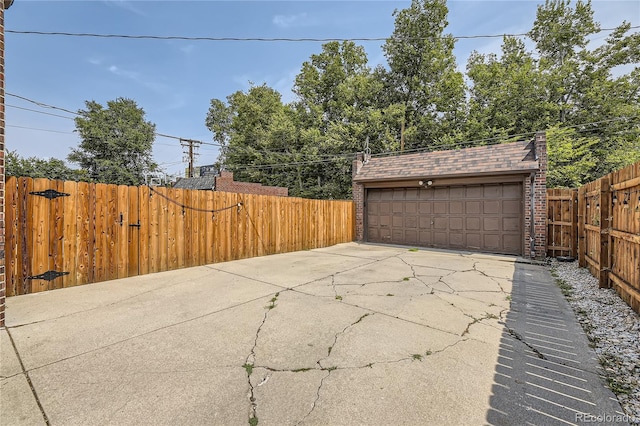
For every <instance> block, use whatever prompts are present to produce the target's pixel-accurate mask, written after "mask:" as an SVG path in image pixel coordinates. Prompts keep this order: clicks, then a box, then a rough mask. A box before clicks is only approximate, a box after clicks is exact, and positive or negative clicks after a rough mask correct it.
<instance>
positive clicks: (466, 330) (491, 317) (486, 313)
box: [460, 312, 498, 336]
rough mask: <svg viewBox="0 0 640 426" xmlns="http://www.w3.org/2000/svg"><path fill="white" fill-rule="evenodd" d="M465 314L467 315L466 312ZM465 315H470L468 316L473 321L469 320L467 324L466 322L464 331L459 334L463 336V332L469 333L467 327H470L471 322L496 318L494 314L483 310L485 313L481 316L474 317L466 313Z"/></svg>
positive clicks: (475, 322)
mask: <svg viewBox="0 0 640 426" xmlns="http://www.w3.org/2000/svg"><path fill="white" fill-rule="evenodd" d="M465 315H467V314H465ZM467 316H468V317H470V318H473V321H471V322H470V323H469V324H467V328H465V329H464V331H463V332H462V334H461V335H460V336H464V335H465V334H468V333H469V328H471V326H472V325H473V324H477V323H479V322H481V321H484V320H486V319H498V317H497V316H495V315H494V314H490V313H488V312H485V315H484V316H483V317H480V318H475V317H473V316H471V315H467Z"/></svg>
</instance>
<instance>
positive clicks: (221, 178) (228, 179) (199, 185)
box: [174, 172, 289, 197]
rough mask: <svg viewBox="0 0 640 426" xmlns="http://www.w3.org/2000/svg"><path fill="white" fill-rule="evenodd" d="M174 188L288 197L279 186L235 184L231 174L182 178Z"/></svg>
mask: <svg viewBox="0 0 640 426" xmlns="http://www.w3.org/2000/svg"><path fill="white" fill-rule="evenodd" d="M174 188H181V189H201V190H209V191H222V192H239V193H242V194H255V195H275V196H279V197H287V196H288V195H289V189H288V188H284V187H281V186H263V185H262V184H260V183H251V182H236V181H234V180H233V173H231V172H220V175H218V176H201V177H195V178H183V179H180V180H179V181H177V182H176V184H175V185H174Z"/></svg>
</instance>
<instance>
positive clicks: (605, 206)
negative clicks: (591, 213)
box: [598, 176, 612, 288]
mask: <svg viewBox="0 0 640 426" xmlns="http://www.w3.org/2000/svg"><path fill="white" fill-rule="evenodd" d="M609 179H610V178H609V176H604V177H603V178H601V179H600V224H599V227H600V265H599V266H600V268H599V269H600V277H598V286H599V287H600V288H609V287H610V286H609V271H610V268H611V263H610V257H609V250H610V239H611V236H610V230H611V214H610V213H611V202H612V200H611V191H610V184H609Z"/></svg>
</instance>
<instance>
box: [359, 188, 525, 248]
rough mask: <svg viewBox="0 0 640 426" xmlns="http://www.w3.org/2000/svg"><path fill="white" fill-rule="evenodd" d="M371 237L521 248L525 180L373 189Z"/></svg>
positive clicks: (369, 221)
mask: <svg viewBox="0 0 640 426" xmlns="http://www.w3.org/2000/svg"><path fill="white" fill-rule="evenodd" d="M366 209H367V241H370V242H377V243H391V244H403V245H415V246H423V247H437V248H446V249H464V250H473V251H483V252H490V253H506V254H522V246H523V234H522V227H523V215H522V210H523V199H522V184H521V183H502V184H490V185H489V184H486V185H467V186H446V187H435V188H419V189H418V188H393V189H369V190H368V191H367V204H366Z"/></svg>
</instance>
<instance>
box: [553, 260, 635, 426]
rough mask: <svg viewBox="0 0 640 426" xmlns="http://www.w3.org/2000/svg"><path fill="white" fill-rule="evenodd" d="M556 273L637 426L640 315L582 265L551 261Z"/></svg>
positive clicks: (614, 387)
mask: <svg viewBox="0 0 640 426" xmlns="http://www.w3.org/2000/svg"><path fill="white" fill-rule="evenodd" d="M551 271H552V274H553V275H554V276H555V277H556V278H557V279H558V280H560V281H559V285H560V288H561V289H562V292H563V293H564V294H565V296H566V297H567V300H568V301H569V304H570V305H571V307H572V308H573V310H574V312H575V313H576V318H577V319H578V321H579V322H580V324H581V325H582V328H584V331H585V332H586V334H587V337H588V338H589V340H590V341H591V346H592V347H593V348H594V349H595V351H596V354H597V355H598V358H599V360H600V364H602V367H603V368H604V370H605V372H606V374H607V380H608V382H609V387H610V388H611V390H612V391H613V392H614V393H615V394H616V396H617V397H618V400H619V401H620V405H621V406H622V409H623V410H624V412H625V414H627V415H628V416H629V417H630V419H629V421H630V423H631V424H633V425H640V316H639V315H638V314H637V313H635V312H634V311H633V310H632V309H631V308H630V307H629V306H628V305H627V304H626V303H624V302H623V301H622V299H620V296H618V294H617V293H616V292H615V290H613V289H599V288H598V280H597V279H595V278H594V277H593V276H592V275H591V274H590V273H589V271H588V270H587V269H584V268H580V267H578V262H570V263H569V262H558V261H556V260H552V261H551Z"/></svg>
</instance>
